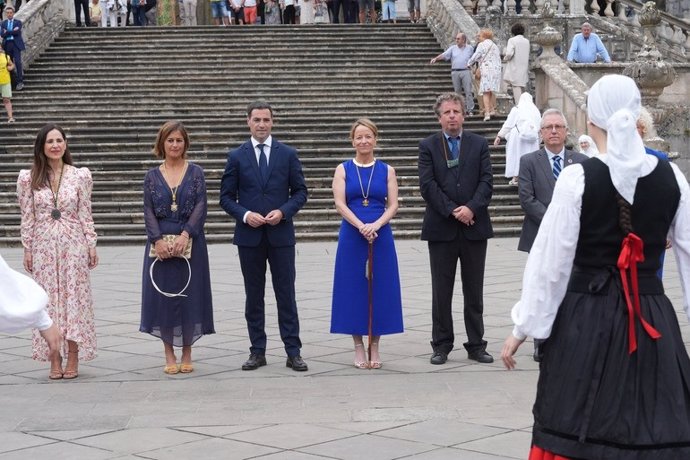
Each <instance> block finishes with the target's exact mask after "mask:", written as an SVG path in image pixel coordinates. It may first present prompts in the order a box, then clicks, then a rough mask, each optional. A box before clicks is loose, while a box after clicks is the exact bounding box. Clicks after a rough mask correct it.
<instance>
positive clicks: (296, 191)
mask: <svg viewBox="0 0 690 460" xmlns="http://www.w3.org/2000/svg"><path fill="white" fill-rule="evenodd" d="M247 124H248V125H249V130H250V131H251V134H252V136H251V139H250V140H249V141H247V142H245V143H244V144H242V145H241V146H240V147H238V148H236V149H234V150H231V151H230V153H229V154H228V160H227V164H226V166H225V173H224V174H223V179H222V181H221V189H220V205H221V207H222V208H223V209H224V210H225V212H227V213H228V214H230V215H231V216H233V217H234V218H235V219H236V221H237V223H236V225H235V236H234V239H233V242H234V244H235V245H237V247H238V248H237V249H238V253H239V257H240V266H241V268H242V275H243V277H244V289H245V293H246V296H247V298H246V302H245V319H246V320H247V329H248V331H249V340H250V342H251V347H250V355H249V359H248V360H247V361H246V362H245V363H244V364H243V365H242V369H243V370H254V369H257V368H259V367H260V366H265V365H266V332H265V330H264V329H265V314H264V309H265V303H264V291H265V288H266V261H268V263H269V264H270V266H271V276H272V281H273V290H274V291H275V294H276V302H277V304H278V325H279V328H280V337H281V339H282V340H283V343H284V345H285V351H286V353H287V356H288V358H287V362H286V366H287V367H290V368H292V369H293V370H295V371H306V370H307V364H306V363H305V362H304V360H303V359H302V357H301V356H300V349H301V348H302V342H301V341H300V339H299V318H298V316H297V303H296V302H295V229H294V225H293V222H292V218H293V216H294V215H295V214H297V212H298V211H299V210H300V209H301V208H302V206H304V204H305V203H306V201H307V186H306V184H305V182H304V175H303V173H302V165H301V163H300V161H299V158H298V157H297V150H295V149H293V148H292V147H289V146H287V145H285V144H282V143H280V142H278V141H276V140H275V139H273V137H272V136H271V129H272V127H273V110H272V108H271V106H270V105H269V104H268V103H266V102H263V101H257V102H252V103H251V104H249V107H248V108H247Z"/></svg>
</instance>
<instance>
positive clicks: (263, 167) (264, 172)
mask: <svg viewBox="0 0 690 460" xmlns="http://www.w3.org/2000/svg"><path fill="white" fill-rule="evenodd" d="M265 145H266V144H258V145H257V146H256V147H257V148H258V149H259V152H260V153H259V174H261V180H262V181H263V182H264V183H265V182H266V178H267V176H268V159H267V158H266V154H265V153H264V147H265Z"/></svg>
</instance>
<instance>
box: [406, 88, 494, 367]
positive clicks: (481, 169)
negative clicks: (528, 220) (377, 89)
mask: <svg viewBox="0 0 690 460" xmlns="http://www.w3.org/2000/svg"><path fill="white" fill-rule="evenodd" d="M434 112H436V116H437V117H438V120H439V123H440V124H441V129H442V131H441V132H439V133H436V134H434V135H432V136H429V137H427V138H426V139H424V140H423V141H421V142H420V143H419V187H420V189H421V193H422V197H423V198H424V200H425V201H426V211H425V213H424V223H423V225H422V240H426V241H428V245H429V259H430V265H431V290H432V304H431V308H432V320H433V326H432V341H431V346H432V348H433V350H434V352H433V354H432V356H431V360H430V361H431V364H443V363H445V362H446V360H447V359H448V353H450V351H451V350H452V349H453V342H454V340H455V336H454V334H453V315H452V300H453V287H454V284H455V272H456V269H457V263H458V259H459V260H460V276H461V279H462V292H463V297H464V317H465V330H466V332H467V342H466V343H464V346H465V349H466V350H467V354H468V357H469V359H473V360H475V361H479V362H480V363H491V362H493V357H492V356H491V355H490V354H489V353H487V352H486V341H485V340H484V339H483V337H484V318H483V316H482V315H483V311H484V300H483V297H484V265H485V262H486V247H487V239H488V238H491V237H492V236H493V229H492V227H491V221H490V220H489V211H488V206H489V201H490V200H491V193H492V191H493V177H492V172H491V162H490V158H489V145H488V143H487V141H486V139H485V138H484V137H482V136H479V135H477V134H474V133H470V132H468V131H466V130H463V129H462V124H463V122H464V113H465V107H464V102H463V99H462V98H461V97H460V96H459V95H458V94H456V93H444V94H441V95H440V96H439V97H438V98H437V99H436V104H435V105H434Z"/></svg>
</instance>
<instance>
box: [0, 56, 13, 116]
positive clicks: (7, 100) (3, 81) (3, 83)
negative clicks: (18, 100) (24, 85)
mask: <svg viewBox="0 0 690 460" xmlns="http://www.w3.org/2000/svg"><path fill="white" fill-rule="evenodd" d="M10 70H14V63H13V62H12V60H11V59H10V58H9V57H8V56H7V55H6V54H5V51H4V50H3V49H2V46H0V95H2V103H3V104H4V106H5V110H7V122H8V123H14V117H13V116H12V100H11V99H12V80H11V78H10Z"/></svg>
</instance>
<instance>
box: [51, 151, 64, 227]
mask: <svg viewBox="0 0 690 460" xmlns="http://www.w3.org/2000/svg"><path fill="white" fill-rule="evenodd" d="M60 163H61V164H62V166H61V167H60V177H59V178H58V183H57V188H56V189H55V191H53V183H52V182H51V183H50V192H51V193H52V194H53V210H52V211H50V217H52V218H53V219H55V220H59V219H60V217H62V213H61V212H60V210H59V209H58V194H59V193H60V185H61V184H62V174H63V173H64V172H65V163H64V162H60Z"/></svg>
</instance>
